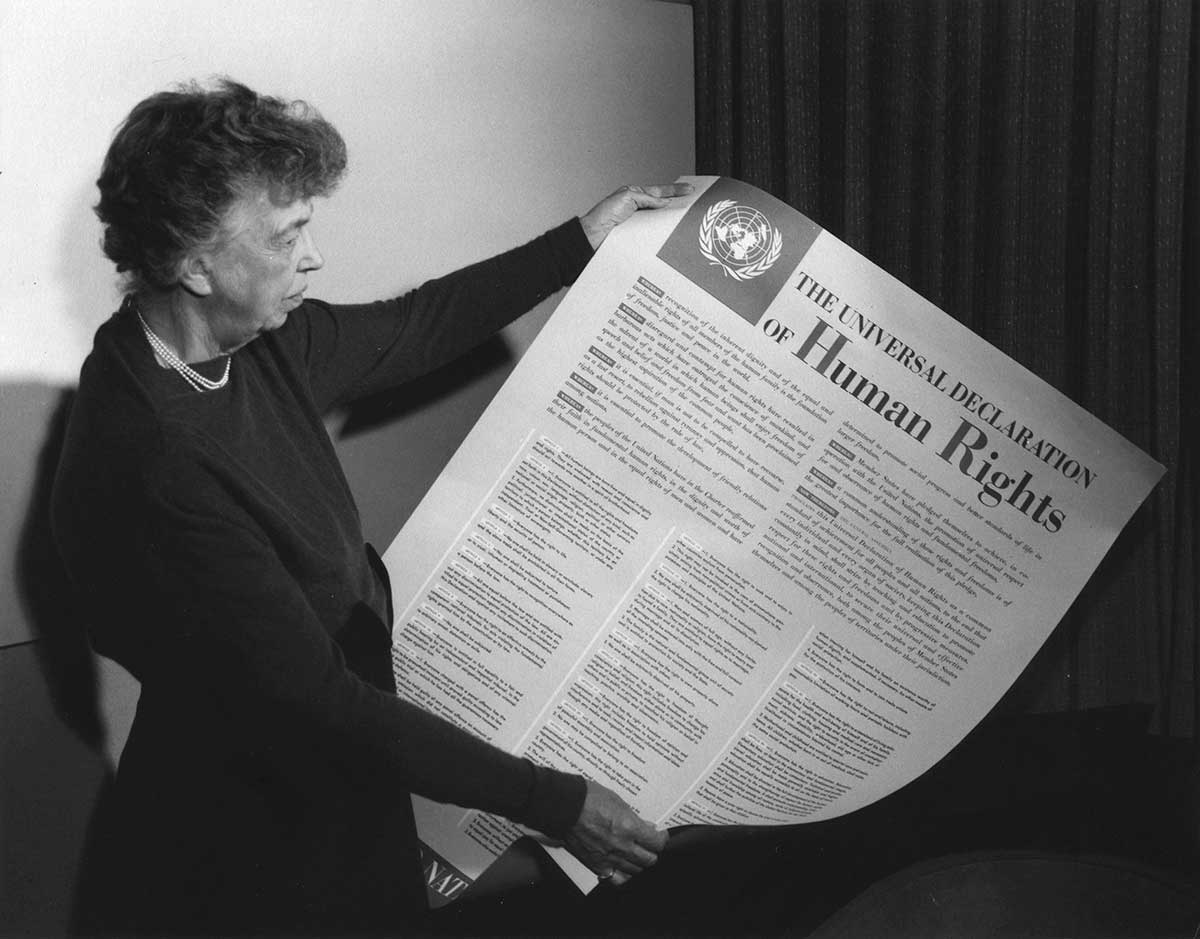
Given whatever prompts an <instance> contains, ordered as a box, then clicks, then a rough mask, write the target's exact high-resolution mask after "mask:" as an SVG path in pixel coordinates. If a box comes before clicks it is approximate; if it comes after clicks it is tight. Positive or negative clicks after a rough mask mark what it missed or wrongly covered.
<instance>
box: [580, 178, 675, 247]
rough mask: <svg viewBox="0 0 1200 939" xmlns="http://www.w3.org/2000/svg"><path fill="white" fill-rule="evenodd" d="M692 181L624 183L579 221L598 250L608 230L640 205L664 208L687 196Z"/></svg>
mask: <svg viewBox="0 0 1200 939" xmlns="http://www.w3.org/2000/svg"><path fill="white" fill-rule="evenodd" d="M692 189H693V186H692V184H691V183H664V184H663V185H660V186H622V187H621V188H620V189H618V190H617V191H616V192H614V193H613V194H612V195H611V196H608V197H607V198H605V199H601V200H600V201H599V202H597V203H596V204H595V205H594V206H592V208H591V209H590V210H589V211H588V213H587V214H586V215H584V216H582V217H581V218H580V219H579V221H580V223H581V224H582V225H583V232H584V234H585V235H587V240H588V241H589V242H591V245H592V250H593V251H595V250H596V249H597V248H599V247H600V244H601V243H602V242H603V241H604V239H605V238H607V237H608V233H609V232H610V231H612V230H613V229H614V228H616V227H617V226H618V225H620V224H621V223H622V222H623V221H625V219H627V218H629V216H631V215H632V214H633V213H634V212H636V211H637V210H638V209H661V208H663V206H667V205H670V204H671V199H673V198H674V197H675V196H686V195H687V194H688V193H690V192H691V191H692Z"/></svg>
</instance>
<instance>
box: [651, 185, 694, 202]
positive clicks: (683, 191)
mask: <svg viewBox="0 0 1200 939" xmlns="http://www.w3.org/2000/svg"><path fill="white" fill-rule="evenodd" d="M637 188H639V189H641V191H642V192H644V193H646V195H649V196H656V197H658V198H659V199H673V198H675V197H676V196H687V195H691V193H692V191H693V190H694V189H695V188H696V187H695V186H693V185H692V184H691V183H661V184H659V185H657V186H639V187H637Z"/></svg>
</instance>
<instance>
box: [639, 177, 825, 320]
mask: <svg viewBox="0 0 1200 939" xmlns="http://www.w3.org/2000/svg"><path fill="white" fill-rule="evenodd" d="M820 233H821V229H820V227H819V226H817V225H815V224H814V223H813V222H810V221H809V220H808V219H807V218H805V217H804V216H803V215H801V214H800V213H799V212H797V211H796V210H795V209H793V208H792V207H791V206H789V205H786V204H785V203H783V202H780V201H779V200H778V199H776V198H775V197H774V196H769V195H767V194H766V193H765V192H762V191H761V190H759V189H755V188H754V187H753V186H749V185H747V184H746V183H743V182H739V181H738V180H736V179H729V178H727V177H724V176H723V177H721V178H720V179H718V180H717V181H716V182H715V183H713V184H712V185H711V186H710V187H709V188H708V190H707V191H705V193H704V194H703V195H702V196H701V197H700V198H699V199H697V200H696V201H695V202H694V203H692V206H691V208H689V209H688V210H687V213H686V214H685V215H684V216H683V219H682V220H681V221H680V223H679V224H678V225H677V226H676V227H675V231H673V232H672V233H671V237H669V238H668V239H667V241H666V243H665V244H664V245H663V246H662V250H661V251H659V252H658V256H659V258H660V259H661V260H663V261H665V262H666V263H667V264H670V265H671V267H673V268H675V270H677V271H679V273H681V274H682V275H683V276H684V277H686V278H687V279H688V280H690V281H691V282H692V283H694V284H695V285H696V286H697V287H700V288H701V289H702V290H704V291H706V292H708V293H709V294H711V295H712V296H713V297H715V298H716V299H718V300H720V301H721V302H722V303H724V304H725V305H726V306H727V307H729V308H730V309H731V310H733V311H734V312H735V313H737V314H738V315H739V316H740V317H742V319H744V320H746V321H747V322H750V323H753V324H756V325H757V323H758V321H759V319H760V318H761V317H762V314H763V311H765V310H766V308H767V307H768V306H770V305H771V301H772V300H774V299H775V296H776V295H777V294H778V293H779V291H780V290H782V289H783V284H784V281H786V280H787V277H788V275H789V274H790V273H791V272H792V271H793V270H794V269H795V267H796V265H798V264H799V263H800V261H801V259H802V258H803V257H804V255H805V254H806V253H807V252H808V249H809V248H810V247H811V246H812V243H813V241H815V240H816V237H817V235H819V234H820Z"/></svg>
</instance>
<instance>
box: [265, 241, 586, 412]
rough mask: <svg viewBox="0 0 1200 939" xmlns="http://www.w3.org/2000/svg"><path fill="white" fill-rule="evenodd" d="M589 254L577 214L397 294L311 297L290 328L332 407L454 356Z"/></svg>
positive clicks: (321, 398)
mask: <svg viewBox="0 0 1200 939" xmlns="http://www.w3.org/2000/svg"><path fill="white" fill-rule="evenodd" d="M591 256H592V248H591V245H590V244H589V242H588V240H587V236H586V235H585V234H584V232H583V228H582V226H581V225H580V222H579V219H577V218H573V219H571V220H570V221H568V222H565V223H563V224H562V225H560V226H558V227H557V228H554V229H551V230H550V231H548V232H546V233H545V234H544V235H541V236H540V237H538V238H535V239H534V240H533V241H531V242H529V243H528V244H525V245H522V246H521V247H519V248H514V249H513V250H511V251H507V252H505V253H503V254H500V255H497V256H496V257H493V258H490V259H488V260H486V261H480V262H479V263H477V264H472V265H470V266H469V267H465V268H463V269H462V270H460V271H456V272H454V273H452V274H448V275H446V276H445V277H440V278H438V279H436V280H431V281H429V282H427V283H425V284H423V285H422V286H420V287H418V288H416V289H415V290H412V291H410V292H408V293H406V294H403V295H402V296H399V297H396V298H394V299H391V300H381V301H377V302H375V303H364V304H343V305H333V304H328V303H325V302H323V301H319V300H310V301H308V302H306V303H305V304H303V305H302V306H301V307H300V309H298V310H297V311H295V313H293V314H292V319H291V320H290V321H289V327H291V328H290V329H289V330H288V333H287V335H288V336H289V337H291V338H292V339H293V340H294V341H297V342H299V344H300V353H301V357H302V359H303V360H304V362H305V365H306V368H307V371H308V375H309V381H310V385H311V390H312V394H313V398H314V400H315V401H316V403H317V405H318V407H320V408H321V409H322V410H326V409H328V408H330V407H333V406H336V405H338V404H344V403H346V402H349V401H352V400H354V399H355V398H360V397H363V396H364V395H368V394H371V393H373V392H376V391H382V390H385V389H387V388H392V387H395V386H397V385H400V384H403V383H404V382H406V381H409V380H411V379H413V378H417V377H419V376H420V375H423V374H425V373H427V372H430V371H432V370H433V369H435V368H437V367H438V366H440V365H443V364H445V363H446V362H449V361H452V360H453V359H455V358H457V357H458V356H459V355H462V354H463V353H464V352H467V351H469V350H470V349H472V348H474V347H475V346H477V345H478V344H479V343H481V342H482V341H483V340H484V339H486V338H487V337H489V336H491V335H492V334H493V333H495V332H496V331H498V330H499V329H501V328H503V327H504V326H506V325H507V324H508V323H510V322H512V321H513V320H514V319H516V318H517V317H518V316H520V315H521V314H522V313H525V312H526V311H528V310H529V309H531V308H532V307H534V306H536V305H537V304H538V303H540V302H541V301H542V300H545V299H546V298H547V297H549V296H550V295H551V294H553V293H554V292H556V291H557V290H559V289H560V288H562V287H564V286H566V285H568V284H571V283H574V281H575V278H576V277H578V276H579V273H580V272H581V271H582V270H583V268H584V266H585V265H586V264H587V262H588V260H589V259H590V258H591Z"/></svg>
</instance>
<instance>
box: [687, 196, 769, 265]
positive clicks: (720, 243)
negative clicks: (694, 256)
mask: <svg viewBox="0 0 1200 939" xmlns="http://www.w3.org/2000/svg"><path fill="white" fill-rule="evenodd" d="M699 241H700V253H701V254H702V255H704V257H705V258H707V259H708V262H709V264H716V265H719V266H720V268H721V270H723V271H724V272H725V273H726V274H727V275H728V276H730V277H732V278H733V279H734V280H750V279H751V278H753V277H757V276H758V275H759V274H762V273H764V272H766V271H768V270H770V269H771V265H772V264H774V263H775V262H776V261H777V260H779V252H780V251H781V250H782V249H783V235H781V234H780V233H779V229H778V228H776V227H775V226H774V225H772V224H771V223H770V222H769V221H767V217H766V216H765V215H763V214H762V213H761V212H760V211H758V209H755V208H753V207H751V206H748V205H740V204H738V203H736V202H734V201H733V200H732V199H722V200H721V201H720V202H714V203H713V204H712V206H711V207H710V208H709V210H708V211H707V212H705V213H704V220H703V221H702V222H701V223H700V238H699Z"/></svg>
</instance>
